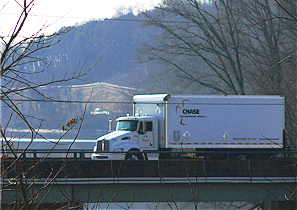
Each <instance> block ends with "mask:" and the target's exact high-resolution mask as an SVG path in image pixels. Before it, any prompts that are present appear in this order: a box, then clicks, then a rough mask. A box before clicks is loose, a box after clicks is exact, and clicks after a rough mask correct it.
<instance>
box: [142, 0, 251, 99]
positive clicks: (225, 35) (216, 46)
mask: <svg viewBox="0 0 297 210" xmlns="http://www.w3.org/2000/svg"><path fill="white" fill-rule="evenodd" d="M235 6H236V3H234V2H233V1H223V0H218V1H212V4H202V3H200V1H196V0H185V1H184V0H168V1H163V6H160V7H158V8H157V9H156V11H155V12H152V13H145V14H144V16H145V17H146V22H145V23H146V24H147V25H150V26H155V27H158V28H160V29H162V34H161V35H160V36H159V37H156V42H155V43H154V44H144V46H143V48H142V50H141V53H142V57H144V58H145V59H142V61H145V60H146V61H151V60H158V61H159V62H161V63H164V64H166V65H167V66H168V67H169V68H170V70H171V71H175V72H179V75H180V76H182V77H183V78H184V79H186V80H187V82H189V83H191V82H195V83H198V84H200V85H203V86H206V87H208V88H211V89H213V90H215V91H217V92H219V93H223V94H240V95H244V94H246V93H247V92H249V91H248V83H247V82H246V81H245V66H244V65H243V61H242V51H241V48H240V47H241V42H242V40H241V39H242V38H241V34H240V33H236V32H237V31H240V30H242V28H243V26H242V25H241V23H240V21H239V20H238V19H237V17H236V14H234V13H236V11H235V9H234V8H235ZM143 55H144V56H143Z"/></svg>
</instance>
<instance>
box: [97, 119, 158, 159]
mask: <svg viewBox="0 0 297 210" xmlns="http://www.w3.org/2000/svg"><path fill="white" fill-rule="evenodd" d="M116 121H117V123H116V130H115V131H113V132H111V133H108V134H106V135H103V136H101V137H99V138H98V139H97V144H96V146H95V147H94V150H93V154H92V160H124V159H133V160H139V159H146V156H145V155H144V154H143V153H142V152H143V151H145V150H157V149H158V139H157V138H158V119H157V118H156V117H155V116H127V117H120V118H118V119H117V120H116Z"/></svg>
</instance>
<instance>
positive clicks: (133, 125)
mask: <svg viewBox="0 0 297 210" xmlns="http://www.w3.org/2000/svg"><path fill="white" fill-rule="evenodd" d="M137 123H138V121H135V120H133V121H132V120H130V121H128V120H122V121H118V123H117V131H136V129H137Z"/></svg>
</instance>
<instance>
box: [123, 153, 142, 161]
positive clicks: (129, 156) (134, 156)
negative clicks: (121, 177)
mask: <svg viewBox="0 0 297 210" xmlns="http://www.w3.org/2000/svg"><path fill="white" fill-rule="evenodd" d="M125 160H143V155H142V153H134V152H131V153H127V154H126V156H125Z"/></svg>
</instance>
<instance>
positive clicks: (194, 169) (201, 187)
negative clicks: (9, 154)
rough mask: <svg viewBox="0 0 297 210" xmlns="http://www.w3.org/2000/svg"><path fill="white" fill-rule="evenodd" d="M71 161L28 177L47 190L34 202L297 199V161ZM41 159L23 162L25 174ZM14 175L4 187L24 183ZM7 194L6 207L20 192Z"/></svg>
mask: <svg viewBox="0 0 297 210" xmlns="http://www.w3.org/2000/svg"><path fill="white" fill-rule="evenodd" d="M72 157H73V158H70V159H54V158H52V159H46V160H44V161H42V162H41V163H39V164H37V165H36V166H35V167H34V169H33V170H31V171H29V172H28V173H27V174H26V175H25V176H24V177H23V181H24V183H26V186H29V185H32V186H31V193H33V192H37V191H38V190H40V189H41V188H43V189H42V190H41V191H40V192H39V196H38V197H36V200H35V202H38V201H40V199H41V198H43V195H46V196H45V197H44V200H43V203H45V204H50V203H56V202H57V201H58V202H60V203H67V202H69V201H71V202H83V203H97V202H99V201H100V202H160V201H161V202H167V201H169V202H171V201H172V202H220V201H221V202H228V201H266V202H272V201H273V202H275V201H277V202H285V203H287V202H289V201H295V200H296V195H295V192H296V189H297V182H296V181H297V177H296V173H297V172H296V161H297V159H295V158H289V157H287V158H285V157H283V158H277V159H266V160H261V159H256V160H252V159H251V160H249V159H247V160H238V159H226V160H216V159H198V158H195V159H184V158H181V159H177V160H150V161H148V160H139V161H130V160H125V161H91V160H90V159H88V158H84V154H82V153H80V155H79V156H76V155H73V156H72ZM38 160H40V159H38V158H37V159H35V158H27V159H25V160H24V159H23V160H22V162H21V164H20V169H21V171H25V170H26V169H28V168H30V167H32V166H33V165H34V164H36V163H37V161H38ZM11 163H12V160H9V159H7V160H5V161H4V162H3V163H2V164H4V168H6V167H7V166H8V165H10V164H11ZM58 172H59V173H58ZM55 174H58V175H57V176H56V177H54V175H55ZM15 177H18V174H17V173H16V171H15V170H13V171H10V172H9V173H7V175H6V177H4V186H5V188H4V189H6V190H7V189H14V187H15V186H17V185H18V184H19V180H18V179H14V178H15ZM26 177H30V178H26ZM32 177H34V179H33V178H32ZM6 190H4V191H3V195H2V203H6V204H8V203H10V202H13V201H14V200H15V194H13V193H12V194H10V193H9V192H11V191H6ZM18 196H20V195H18Z"/></svg>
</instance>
